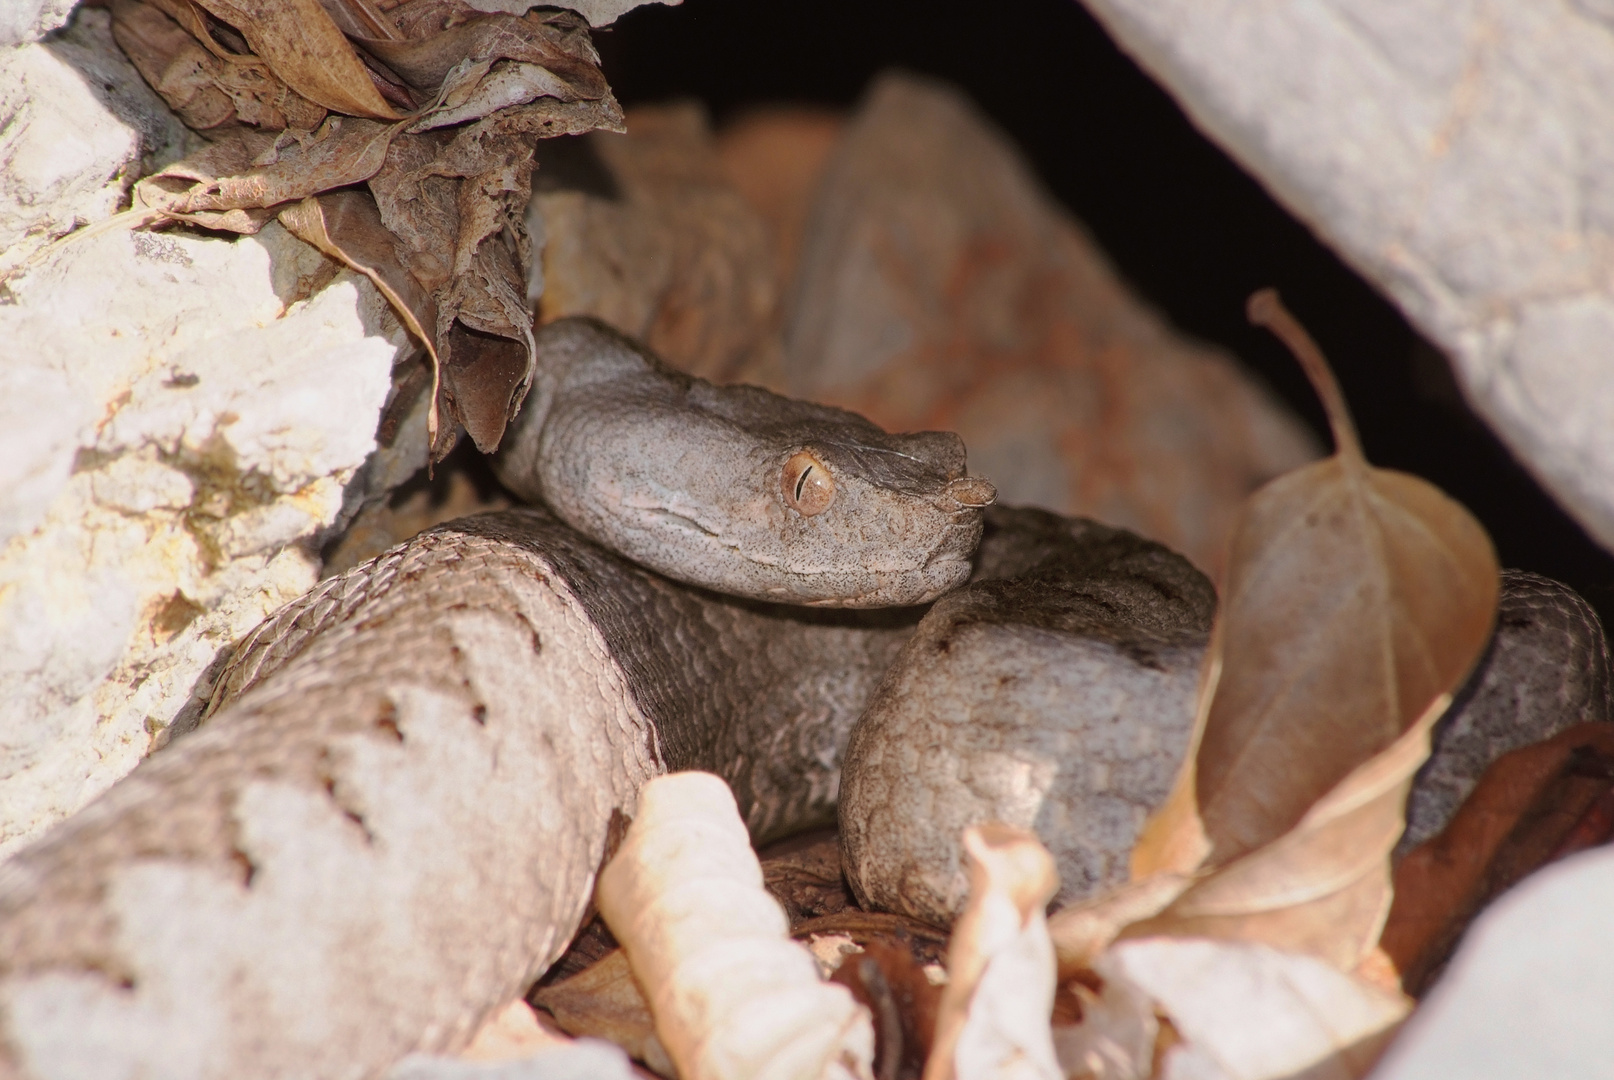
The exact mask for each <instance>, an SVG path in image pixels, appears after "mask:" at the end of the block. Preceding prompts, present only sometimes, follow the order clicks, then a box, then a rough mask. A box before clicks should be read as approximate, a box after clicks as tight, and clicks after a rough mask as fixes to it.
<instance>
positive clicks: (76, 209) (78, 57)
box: [0, 5, 201, 278]
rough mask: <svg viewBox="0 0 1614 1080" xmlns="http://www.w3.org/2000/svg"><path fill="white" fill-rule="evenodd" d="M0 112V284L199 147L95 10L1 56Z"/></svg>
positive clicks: (1, 23)
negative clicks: (1, 123) (150, 174)
mask: <svg viewBox="0 0 1614 1080" xmlns="http://www.w3.org/2000/svg"><path fill="white" fill-rule="evenodd" d="M24 6H27V5H24ZM9 14H17V13H16V12H9ZM61 14H62V17H63V18H65V9H64V10H63V12H62V13H61ZM6 18H7V15H0V35H3V34H4V33H5V32H6V28H5V26H4V21H5V19H6ZM36 36H37V35H36ZM0 116H4V117H6V124H5V130H4V134H3V135H0V278H3V277H4V276H5V275H6V274H8V273H10V272H11V271H13V270H15V269H16V268H17V267H18V266H20V265H21V264H22V263H23V262H24V261H25V260H27V259H28V257H29V256H31V255H33V254H34V253H35V252H37V251H38V250H39V249H40V248H42V247H44V246H45V245H46V244H48V243H49V242H50V241H52V240H54V239H56V238H57V237H58V236H61V235H63V234H64V233H67V232H69V231H70V230H72V229H74V228H76V227H77V226H79V225H81V224H83V223H85V222H90V221H99V220H101V219H102V218H105V217H108V216H110V215H111V214H112V213H113V212H114V211H116V210H118V209H119V208H120V207H121V206H122V205H123V204H124V202H125V201H126V198H127V195H128V189H129V186H130V185H131V184H132V183H133V182H134V181H135V179H137V178H138V177H139V176H140V175H142V174H143V173H145V172H147V171H150V170H151V169H153V168H157V167H160V166H162V165H165V164H167V163H168V162H170V161H173V160H176V159H178V158H180V157H182V156H184V154H185V153H186V152H187V151H188V150H190V149H191V148H192V147H193V146H196V145H200V142H201V140H200V139H199V138H198V137H197V136H195V135H194V134H192V133H191V132H190V131H189V130H187V129H186V128H185V126H184V125H183V124H181V123H180V122H179V119H178V118H177V117H175V116H174V115H173V113H171V112H169V111H168V107H167V106H166V105H164V104H163V102H162V99H160V98H159V97H157V95H156V94H155V93H154V92H153V91H152V90H151V88H150V87H148V86H147V85H146V84H145V82H144V80H142V79H141V78H140V74H139V73H138V72H137V71H135V69H134V67H133V65H131V64H130V63H129V61H128V60H127V59H125V58H124V55H123V53H122V52H120V51H119V50H118V48H117V46H116V45H114V44H113V42H112V31H111V16H110V15H108V14H107V12H106V11H104V10H100V9H86V10H84V11H81V12H79V14H78V16H77V17H76V18H75V19H74V20H73V24H72V26H71V27H70V28H69V29H68V30H66V31H64V32H63V33H61V34H58V35H56V36H55V37H53V38H52V39H51V40H50V41H48V42H43V43H39V44H28V45H22V46H20V47H17V48H7V49H5V50H4V51H0Z"/></svg>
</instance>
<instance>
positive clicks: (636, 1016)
mask: <svg viewBox="0 0 1614 1080" xmlns="http://www.w3.org/2000/svg"><path fill="white" fill-rule="evenodd" d="M532 1002H533V1004H535V1005H537V1006H538V1007H539V1008H540V1009H546V1010H548V1011H549V1013H550V1015H552V1016H553V1017H554V1018H555V1023H556V1024H557V1025H559V1026H560V1029H561V1030H562V1031H564V1032H566V1033H567V1034H568V1035H575V1036H579V1037H581V1036H585V1035H588V1036H592V1037H594V1038H596V1039H606V1040H608V1041H610V1042H614V1043H616V1044H617V1045H618V1046H620V1047H622V1049H623V1050H626V1051H627V1053H628V1056H629V1057H631V1058H633V1060H635V1061H642V1062H644V1063H645V1065H647V1066H649V1068H650V1069H651V1070H652V1071H654V1072H656V1073H659V1074H660V1075H662V1076H670V1077H676V1076H677V1075H678V1072H677V1070H676V1069H675V1068H674V1067H673V1063H672V1059H671V1058H670V1057H668V1056H667V1048H666V1047H664V1046H662V1044H661V1040H660V1039H658V1038H657V1037H656V1022H655V1019H654V1018H653V1017H651V1015H650V1006H649V1005H647V1004H646V1003H645V999H644V992H643V991H642V990H640V989H639V984H638V983H637V982H635V981H634V978H633V969H632V968H630V967H629V966H628V958H627V954H625V953H624V952H623V951H622V950H621V949H616V950H614V951H612V952H610V953H608V954H607V955H606V956H605V957H604V958H602V959H601V960H600V961H598V962H597V963H595V964H594V965H592V966H591V967H589V968H587V969H586V970H584V971H581V972H579V973H578V974H576V975H573V976H572V977H571V978H569V979H567V980H565V981H564V982H558V983H554V984H552V985H550V986H546V987H544V988H543V989H542V990H538V991H536V992H535V993H534V994H533V995H532Z"/></svg>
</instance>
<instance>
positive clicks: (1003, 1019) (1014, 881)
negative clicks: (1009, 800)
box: [924, 824, 1061, 1080]
mask: <svg viewBox="0 0 1614 1080" xmlns="http://www.w3.org/2000/svg"><path fill="white" fill-rule="evenodd" d="M964 856H965V862H966V864H967V868H968V872H969V879H970V897H969V902H968V906H966V907H965V909H964V912H963V914H961V915H960V916H959V917H958V921H957V922H956V923H955V924H954V926H953V938H952V941H951V943H950V944H949V945H948V950H947V974H948V981H947V986H946V988H945V989H944V990H943V991H942V999H941V1004H940V1007H939V1008H938V1010H937V1015H936V1037H935V1041H934V1042H933V1043H932V1044H931V1050H930V1058H929V1059H928V1060H927V1061H926V1062H925V1074H924V1076H925V1080H1011V1078H1013V1080H1057V1078H1058V1077H1059V1076H1060V1075H1061V1073H1060V1070H1059V1065H1058V1062H1057V1060H1056V1058H1055V1056H1054V1048H1053V1036H1052V1031H1051V1029H1050V1027H1049V1023H1048V1018H1049V1015H1050V1013H1051V1012H1052V1010H1053V999H1054V979H1055V977H1054V951H1053V943H1052V942H1051V941H1049V939H1048V927H1047V923H1046V920H1045V919H1044V916H1043V909H1044V908H1045V907H1046V906H1047V904H1048V901H1049V900H1050V899H1052V898H1053V895H1054V893H1055V892H1056V891H1058V889H1059V874H1058V872H1057V871H1056V870H1055V869H1054V859H1053V856H1052V855H1050V854H1048V851H1047V849H1046V848H1044V847H1043V846H1042V844H1041V843H1040V842H1038V840H1037V838H1036V835H1035V834H1033V833H1031V832H1028V831H1026V830H1024V829H1017V828H1013V827H1012V826H1008V825H998V824H991V825H977V826H972V827H970V828H968V829H965V830H964Z"/></svg>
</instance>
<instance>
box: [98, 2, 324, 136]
mask: <svg viewBox="0 0 1614 1080" xmlns="http://www.w3.org/2000/svg"><path fill="white" fill-rule="evenodd" d="M111 9H112V36H113V38H114V39H116V41H117V43H118V45H119V47H120V48H122V49H123V51H124V52H125V53H126V54H128V56H129V59H130V60H131V61H132V62H133V63H134V65H135V68H136V69H137V70H139V72H140V74H141V77H143V78H144V79H145V80H146V81H147V82H148V83H150V84H151V86H152V88H153V89H154V90H156V91H157V93H158V94H159V95H161V96H162V98H163V100H164V101H166V102H167V103H168V105H169V107H170V108H172V109H173V110H174V111H175V112H176V113H178V114H179V117H180V119H182V120H184V121H185V123H186V124H187V125H188V126H190V127H192V128H194V129H196V130H198V131H207V130H210V129H212V128H216V127H219V126H220V125H223V124H227V123H229V122H230V121H232V120H239V121H240V122H241V123H244V124H253V125H256V126H258V127H261V128H264V129H266V130H279V129H281V128H287V127H292V128H299V129H302V130H305V131H306V130H311V129H313V128H314V127H315V126H317V125H318V124H319V122H320V121H321V120H323V119H324V118H325V110H324V109H323V108H321V107H320V106H318V105H316V104H314V103H313V102H312V101H309V100H308V99H307V98H304V97H303V96H302V95H300V94H298V93H297V92H296V91H294V90H292V89H291V88H290V87H288V86H287V85H286V84H285V83H284V82H282V81H281V80H280V79H278V78H277V77H276V76H275V74H274V72H272V71H271V70H269V65H267V64H265V63H264V62H263V61H261V60H259V59H257V58H256V57H252V56H235V55H233V54H230V53H227V52H225V50H224V49H222V48H221V47H219V46H218V44H217V43H216V42H214V41H213V39H212V37H211V36H207V28H206V26H205V24H203V23H202V16H201V13H200V12H199V11H197V10H196V9H195V8H194V7H192V6H191V4H190V0H157V2H155V3H150V4H148V3H142V2H140V0H113V3H112V4H111ZM165 12H167V13H166V14H165ZM175 14H178V15H180V16H181V17H182V18H181V19H180V21H176V20H175V19H174V18H173V17H172V16H173V15H175ZM187 31H189V32H187ZM197 35H202V37H203V40H202V41H200V42H199V41H198V37H197ZM204 45H206V46H211V49H209V48H204Z"/></svg>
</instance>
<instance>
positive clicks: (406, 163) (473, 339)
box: [369, 98, 621, 460]
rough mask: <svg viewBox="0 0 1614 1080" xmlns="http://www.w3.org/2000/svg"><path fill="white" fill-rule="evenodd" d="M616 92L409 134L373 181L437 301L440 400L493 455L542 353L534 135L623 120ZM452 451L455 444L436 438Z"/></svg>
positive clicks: (414, 269)
mask: <svg viewBox="0 0 1614 1080" xmlns="http://www.w3.org/2000/svg"><path fill="white" fill-rule="evenodd" d="M620 124H621V114H620V112H619V111H618V110H617V108H616V103H615V101H614V100H611V99H610V98H606V99H604V100H602V101H598V102H592V101H591V102H574V103H564V102H555V103H554V104H553V105H552V106H551V105H549V104H547V103H546V104H542V105H531V106H523V107H520V108H516V109H509V110H504V111H501V112H498V113H495V114H493V115H491V116H489V117H487V118H486V119H483V120H479V121H477V122H476V123H474V124H470V125H468V126H466V127H463V128H459V129H457V130H456V131H453V132H448V131H427V132H423V133H421V134H420V135H417V136H409V137H405V138H400V139H398V140H397V141H396V142H395V143H394V144H393V146H392V148H391V150H390V151H389V152H388V154H387V158H386V161H385V162H384V164H383V165H382V167H381V169H380V170H379V171H378V172H377V174H376V175H375V176H374V177H372V178H371V180H370V181H369V186H370V190H371V192H372V193H374V195H375V199H376V204H377V206H378V207H379V208H380V211H381V219H382V221H383V222H384V223H385V225H386V226H387V229H388V230H389V231H390V232H391V233H392V234H393V236H394V237H396V238H397V241H398V253H399V258H400V259H401V260H402V261H403V263H404V265H405V266H407V267H408V268H409V270H410V272H411V273H412V274H413V275H414V276H415V278H416V279H417V280H418V281H419V282H420V283H421V285H422V286H424V287H425V288H426V289H427V290H429V291H430V292H431V293H432V296H433V299H434V300H435V302H436V304H437V325H436V326H435V327H434V328H433V333H434V336H435V339H436V343H437V351H438V356H439V357H440V359H441V364H442V401H441V404H440V407H441V408H442V410H443V411H444V412H445V413H446V414H447V415H448V416H450V417H452V418H453V419H455V420H457V421H459V422H460V423H463V424H464V425H465V430H466V432H467V433H468V434H469V435H470V436H471V439H472V441H474V442H475V443H476V445H477V447H478V448H479V449H481V450H483V451H484V452H488V453H491V452H492V451H493V450H494V449H496V448H497V447H498V445H499V441H500V439H501V438H503V436H504V429H505V426H506V425H507V424H508V423H509V421H510V419H511V418H512V417H514V416H515V414H516V411H517V410H518V409H519V408H520V407H521V401H522V399H523V398H524V397H525V396H526V392H527V389H528V387H529V386H530V385H531V383H532V373H533V370H534V367H535V365H536V362H537V356H536V347H535V346H534V344H533V339H532V324H531V314H530V312H529V309H528V307H527V299H526V272H525V267H526V265H527V263H528V262H529V260H530V258H531V251H530V245H529V244H528V242H527V233H526V229H525V226H524V223H523V221H524V217H525V213H526V206H527V201H528V199H529V198H530V195H531V191H532V169H533V158H532V141H533V136H534V135H535V134H536V135H539V136H542V137H547V136H549V135H555V134H571V133H573V132H575V131H578V130H591V129H592V128H595V127H599V126H618V127H619V126H620ZM434 446H435V447H436V450H435V456H436V457H437V458H438V459H439V460H440V459H441V456H442V455H443V454H444V453H446V452H447V450H448V445H447V444H444V443H443V442H441V441H434Z"/></svg>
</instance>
